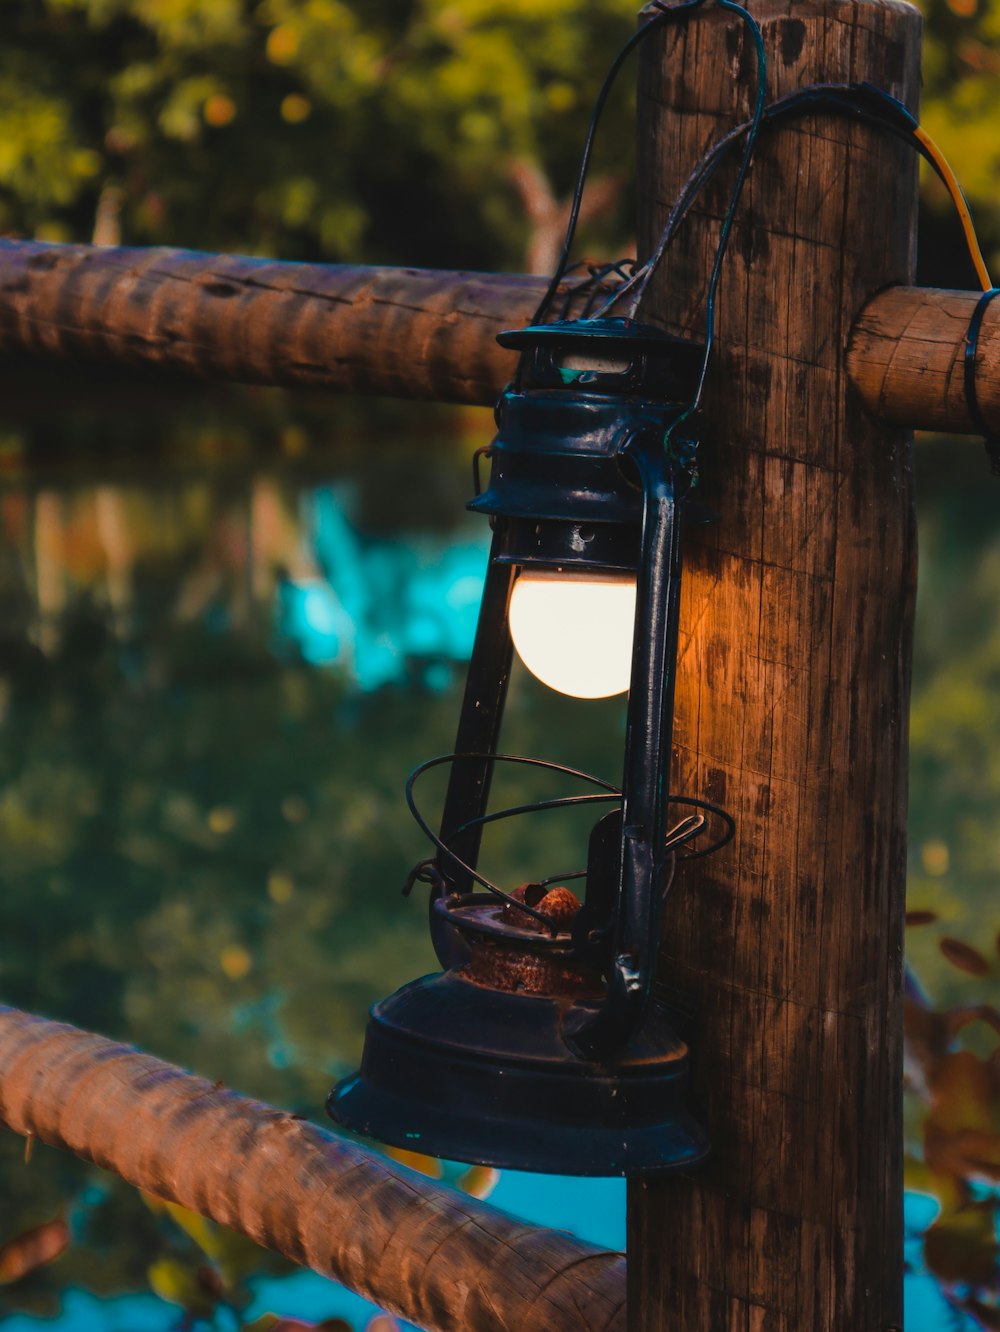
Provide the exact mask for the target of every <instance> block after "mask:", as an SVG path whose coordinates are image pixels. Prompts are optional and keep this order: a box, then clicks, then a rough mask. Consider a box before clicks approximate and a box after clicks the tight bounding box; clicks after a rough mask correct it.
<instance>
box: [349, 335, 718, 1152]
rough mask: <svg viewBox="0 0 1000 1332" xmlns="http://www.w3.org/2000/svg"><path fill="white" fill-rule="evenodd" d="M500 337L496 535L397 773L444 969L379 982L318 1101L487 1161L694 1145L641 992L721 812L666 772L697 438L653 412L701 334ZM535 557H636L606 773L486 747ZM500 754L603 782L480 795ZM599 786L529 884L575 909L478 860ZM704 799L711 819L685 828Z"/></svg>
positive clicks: (655, 1006) (681, 1046) (403, 1135)
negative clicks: (344, 1067)
mask: <svg viewBox="0 0 1000 1332" xmlns="http://www.w3.org/2000/svg"><path fill="white" fill-rule="evenodd" d="M500 341H501V342H502V343H503V344H504V345H506V346H511V347H514V348H516V349H519V350H520V351H521V353H522V355H521V364H520V369H519V373H518V376H517V379H516V380H515V382H514V383H513V384H512V385H511V386H510V387H509V388H508V390H507V391H506V392H505V393H504V395H503V396H502V398H501V400H500V402H499V404H498V408H497V424H498V433H497V437H496V439H495V440H494V441H493V444H492V445H491V446H490V447H489V450H488V453H489V457H490V461H491V475H490V481H489V484H488V486H487V488H486V489H485V490H484V491H482V492H481V493H479V494H477V495H476V496H475V497H474V498H473V499H472V500H471V501H470V503H469V506H468V507H469V508H470V509H472V510H474V511H476V512H480V513H484V514H486V515H488V516H489V518H490V521H491V522H492V524H493V528H494V535H493V542H492V549H491V554H490V560H489V564H488V569H487V575H486V581H485V585H484V592H483V600H482V605H481V609H480V616H479V623H478V628H477V632H476V638H475V643H474V647H473V651H472V657H471V661H470V666H469V673H468V676H467V682H466V688H465V694H464V700H463V705H462V711H461V716H460V721H459V726H458V734H457V738H456V744H455V752H454V753H453V754H450V755H444V756H440V757H438V758H435V759H431V760H429V761H428V762H427V763H425V764H422V765H421V766H420V767H419V768H418V769H417V770H416V771H415V773H414V774H412V776H411V778H410V780H409V782H408V784H407V801H408V803H409V806H410V809H411V811H412V812H413V814H414V817H415V818H416V819H417V822H418V824H419V825H420V827H421V828H422V829H423V831H424V832H425V834H426V835H427V836H428V837H429V838H430V839H431V841H432V842H433V844H434V847H435V852H436V854H435V855H434V856H433V857H431V858H429V859H425V860H422V861H421V862H420V863H419V864H418V865H417V866H416V868H415V869H414V871H413V873H412V874H411V876H410V879H409V881H408V884H407V891H409V890H410V889H412V887H413V885H414V884H415V883H416V882H422V883H427V884H429V885H430V887H431V893H430V929H431V936H432V939H433V943H434V947H435V951H436V953H437V956H438V958H439V960H440V962H441V964H442V967H443V968H444V971H443V973H441V974H439V975H434V976H430V977H425V978H423V979H422V980H418V981H415V982H412V983H411V984H410V985H408V986H405V987H404V988H403V989H402V990H400V991H398V992H397V993H396V994H395V995H393V996H391V997H390V998H389V999H387V1000H384V1001H382V1002H381V1003H380V1004H377V1005H375V1007H374V1008H373V1010H372V1017H371V1021H370V1023H369V1028H368V1032H367V1035H366V1043H365V1052H364V1056H363V1060H362V1067H361V1071H360V1074H359V1075H357V1076H356V1077H354V1078H351V1079H347V1080H345V1082H343V1083H341V1084H340V1085H339V1086H338V1087H337V1088H335V1089H334V1092H333V1093H332V1094H331V1098H330V1101H329V1108H330V1112H331V1114H332V1115H333V1116H334V1118H335V1119H337V1120H338V1121H339V1122H340V1123H342V1124H343V1125H345V1126H346V1127H348V1128H352V1129H355V1130H357V1131H361V1132H364V1133H367V1134H369V1135H371V1136H376V1137H378V1138H381V1139H382V1140H383V1141H387V1142H390V1143H395V1144H396V1145H400V1146H408V1147H411V1148H417V1149H419V1150H422V1151H427V1152H430V1153H432V1154H435V1155H446V1156H451V1157H454V1158H456V1159H466V1160H474V1161H479V1162H482V1163H485V1164H494V1165H505V1166H514V1167H518V1168H522V1169H529V1170H531V1169H534V1170H548V1171H562V1172H564V1173H582V1174H618V1173H626V1172H627V1173H639V1172H643V1171H649V1170H663V1169H670V1168H676V1167H678V1166H683V1165H690V1164H693V1163H694V1162H696V1161H698V1160H700V1159H701V1158H702V1157H703V1156H704V1155H705V1153H706V1152H707V1150H708V1144H707V1141H706V1138H705V1135H704V1133H703V1131H702V1130H701V1128H700V1127H699V1125H698V1123H697V1121H696V1119H695V1118H694V1117H693V1116H692V1115H691V1113H690V1111H689V1108H688V1104H687V1101H688V1082H689V1076H690V1048H689V1041H688V1039H687V1037H688V1036H690V1030H691V1017H690V1013H689V1012H688V1011H687V1010H686V1008H685V1005H684V1003H683V1001H681V1000H679V998H678V996H676V995H669V996H667V995H665V993H664V992H657V993H656V994H655V995H654V986H655V983H656V963H657V957H658V953H659V944H660V930H661V924H662V912H663V903H664V899H665V896H666V892H667V889H668V888H669V886H670V883H671V882H672V879H673V873H674V868H675V866H676V862H677V860H678V859H681V858H683V857H685V856H691V855H700V854H707V853H709V852H710V851H712V850H715V849H717V847H718V846H720V845H722V844H723V843H724V842H725V841H727V840H728V839H729V838H730V837H731V836H732V832H733V824H732V820H731V819H730V818H729V816H728V815H727V814H726V813H725V811H723V810H720V809H719V808H718V807H717V806H714V805H712V804H710V803H709V802H707V801H703V800H699V799H696V798H693V797H671V796H669V794H668V788H667V780H668V775H669V765H670V754H671V733H672V715H673V692H674V674H675V666H676V656H677V636H678V613H679V595H680V508H681V506H682V505H683V504H684V503H685V501H686V500H687V497H688V495H689V493H690V491H691V489H692V486H693V484H694V481H695V476H696V473H695V469H694V462H693V458H694V449H693V446H692V445H689V444H685V443H684V442H683V441H682V440H680V439H673V438H671V436H670V431H671V427H672V426H674V425H675V424H676V422H677V421H678V420H679V419H680V418H681V417H682V416H683V415H684V413H685V411H686V405H687V403H688V402H689V401H690V390H691V386H692V381H693V379H694V378H695V376H696V375H697V372H698V368H699V366H700V364H701V360H702V353H703V348H702V347H700V346H698V345H696V344H692V343H690V342H686V341H682V340H679V339H676V338H671V337H669V336H668V335H666V334H664V333H662V332H661V331H660V330H658V329H654V328H650V327H648V326H644V325H639V324H636V323H635V322H634V321H631V320H625V319H613V318H604V319H586V320H570V321H560V322H558V323H553V324H545V325H541V326H538V327H532V328H528V329H523V330H518V331H516V332H512V333H508V334H503V335H501V339H500ZM665 438H670V439H671V443H670V447H669V448H665V447H664V440H665ZM477 489H478V486H477ZM535 568H545V569H555V570H559V571H563V572H566V573H569V574H572V573H574V572H589V573H594V572H600V573H607V572H618V573H620V572H622V571H629V572H634V573H635V576H636V613H635V625H636V629H635V632H634V634H633V645H632V663H631V683H630V689H629V696H628V702H627V705H626V736H625V752H624V765H623V776H622V782H621V787H620V789H619V788H618V787H615V786H614V785H612V784H611V783H609V782H606V781H604V780H602V779H599V778H594V777H592V776H590V775H589V774H586V773H582V772H580V771H578V770H576V769H572V768H568V767H565V766H564V765H560V764H556V763H552V762H550V761H548V760H543V759H532V758H525V757H523V756H520V755H509V754H502V753H500V752H498V744H499V738H500V728H501V722H502V718H503V712H504V705H505V700H506V694H507V686H508V682H509V678H510V672H511V664H512V657H513V644H512V640H511V634H510V627H509V623H508V609H509V604H510V597H511V592H512V589H513V586H514V581H515V579H516V577H517V576H518V575H519V573H520V571H521V570H523V569H535ZM497 763H520V764H527V765H529V766H533V767H536V768H542V769H545V770H548V771H551V772H557V773H561V774H562V775H564V776H567V777H570V778H572V779H574V780H582V781H585V782H587V783H590V784H592V785H596V786H597V787H598V788H600V789H599V790H598V791H594V792H588V793H585V794H575V795H569V796H559V797H556V798H554V799H548V800H541V801H535V802H531V803H526V804H521V805H517V806H513V807H510V808H507V809H502V810H497V811H492V812H491V811H490V810H489V808H488V801H489V792H490V785H491V780H492V777H493V772H494V768H495V766H496V764H497ZM443 764H449V765H450V774H449V781H448V786H447V791H446V795H445V800H444V811H443V814H442V818H441V822H440V827H439V831H438V832H437V833H435V832H434V831H433V830H432V828H431V825H430V824H429V822H428V821H427V820H426V818H425V817H424V816H423V814H422V813H421V811H420V809H419V807H418V805H417V802H416V798H415V794H414V786H415V783H416V782H417V780H418V779H419V778H420V776H422V775H423V774H424V773H425V772H427V771H428V770H430V769H432V768H436V767H438V766H440V765H443ZM600 803H611V804H614V805H615V806H616V808H615V809H613V810H611V811H609V812H607V813H605V814H603V815H602V817H601V818H600V819H599V820H598V821H597V823H596V825H595V826H594V828H593V830H592V833H591V836H590V840H589V846H588V854H587V865H586V868H585V869H583V870H574V871H573V872H571V873H570V874H568V875H555V874H553V875H549V876H547V877H546V878H543V879H539V880H537V881H536V882H535V883H534V884H533V885H530V887H531V888H533V889H537V890H544V888H546V887H547V886H548V885H549V884H551V883H552V882H554V881H556V880H558V881H559V882H560V883H564V882H566V881H570V880H573V879H580V878H583V879H585V881H586V888H585V893H584V897H583V902H582V905H581V906H580V908H579V910H578V911H576V913H575V916H574V918H573V919H572V922H571V923H567V922H566V921H561V922H554V921H553V920H551V919H549V918H548V917H546V915H545V913H544V911H539V910H538V909H537V903H536V904H535V905H533V904H532V901H530V900H525V894H524V892H523V891H522V894H521V896H520V897H519V898H518V897H515V896H514V894H513V893H511V892H507V891H505V890H504V889H502V888H500V887H499V886H498V885H496V884H494V883H493V882H491V880H489V879H488V878H486V877H485V876H484V875H483V874H482V873H481V872H480V870H479V868H478V857H479V851H480V843H481V838H482V834H483V830H484V828H485V827H487V826H488V825H489V824H491V823H495V822H497V821H499V820H502V819H511V818H515V817H517V816H520V815H524V814H528V813H534V812H537V811H539V810H543V809H560V808H568V807H572V806H579V805H582V804H600ZM675 806H677V807H680V809H681V811H682V812H681V813H680V815H679V816H678V815H676V814H675V812H674V809H673V807H675ZM672 819H674V822H673V824H672V823H671V820H672ZM710 820H714V821H717V822H719V823H721V832H718V833H717V835H716V836H715V837H714V841H713V842H712V844H711V845H710V846H700V847H693V845H692V844H693V843H694V842H695V841H696V839H698V838H701V837H703V836H704V835H707V834H708V833H709V831H710V829H709V822H710ZM685 848H686V849H685ZM476 885H478V886H479V888H484V889H485V890H486V891H485V892H482V891H476ZM682 1032H683V1033H684V1034H681V1033H682Z"/></svg>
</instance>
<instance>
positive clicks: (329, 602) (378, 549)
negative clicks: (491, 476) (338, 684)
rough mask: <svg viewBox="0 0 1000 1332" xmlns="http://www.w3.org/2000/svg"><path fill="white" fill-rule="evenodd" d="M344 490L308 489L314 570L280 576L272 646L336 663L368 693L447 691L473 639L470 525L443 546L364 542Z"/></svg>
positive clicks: (475, 541)
mask: <svg viewBox="0 0 1000 1332" xmlns="http://www.w3.org/2000/svg"><path fill="white" fill-rule="evenodd" d="M345 489H346V488H345V487H337V486H321V487H317V488H316V489H315V490H314V491H312V492H311V494H310V495H309V496H308V498H307V499H306V501H305V502H304V503H303V524H304V529H305V533H306V535H307V540H308V542H309V546H310V548H311V550H312V552H313V554H314V556H315V560H316V564H317V565H318V568H319V571H320V572H319V573H318V574H317V575H313V576H311V577H306V576H300V577H298V578H296V577H293V576H291V575H287V574H286V575H284V576H283V577H281V579H280V581H279V583H278V587H277V603H276V613H275V628H276V645H277V647H278V650H279V651H281V650H287V649H288V648H289V647H292V648H293V649H294V650H295V651H296V652H297V653H299V654H300V655H301V657H302V659H303V660H304V661H307V662H309V663H310V664H313V665H322V666H327V665H331V664H334V663H336V664H337V665H338V666H339V667H341V668H342V669H343V670H345V671H346V672H348V674H349V676H350V678H351V680H352V682H353V684H354V685H355V686H356V687H357V688H358V689H360V690H362V691H363V692H371V691H372V690H375V689H379V688H381V687H382V686H384V685H387V684H400V683H402V682H403V681H405V680H408V679H412V678H413V675H414V672H416V676H417V679H418V680H419V682H420V683H421V684H422V685H424V686H425V687H426V688H429V689H432V690H436V691H441V690H444V689H447V688H448V686H449V685H450V684H451V683H452V681H453V678H454V667H455V665H456V664H457V663H462V662H465V661H467V660H468V658H469V655H470V653H471V651H472V641H473V638H474V637H475V630H476V619H477V616H478V611H479V602H480V600H481V598H482V591H483V578H484V573H485V565H486V557H487V551H488V547H489V532H488V529H487V528H486V525H485V524H484V523H476V524H474V525H473V527H472V529H471V530H470V534H469V536H468V537H466V536H465V535H464V533H463V536H462V537H461V538H460V539H458V540H454V539H451V540H449V541H448V542H447V544H444V543H442V541H441V539H440V536H434V537H431V536H428V535H427V534H426V533H421V532H415V533H409V534H406V535H403V536H400V537H396V538H386V537H382V538H380V539H377V538H369V539H367V540H365V539H364V538H363V537H362V534H361V533H359V531H358V530H357V529H356V528H355V527H354V526H352V524H351V523H350V521H349V520H348V517H347V513H346V508H347V507H348V506H347V504H345V498H344V494H343V492H344V490H345Z"/></svg>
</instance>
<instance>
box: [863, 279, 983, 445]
mask: <svg viewBox="0 0 1000 1332" xmlns="http://www.w3.org/2000/svg"><path fill="white" fill-rule="evenodd" d="M979 296H980V293H979V292H976V291H941V290H939V289H938V288H936V287H889V288H888V289H887V290H886V291H883V292H880V293H879V295H878V296H876V297H875V298H874V299H873V300H871V301H869V303H868V305H867V306H865V308H864V310H862V312H861V315H860V316H859V318H858V319H857V320H856V321H855V324H854V329H853V331H852V333H851V339H850V342H849V344H848V351H847V369H848V373H849V374H850V376H851V380H852V382H853V384H854V387H855V388H856V389H857V390H858V392H859V393H860V394H861V398H862V400H863V402H864V404H865V406H866V407H867V408H868V410H869V411H870V412H871V413H872V414H873V415H874V416H878V417H880V418H881V420H883V421H885V422H886V423H887V424H888V425H899V426H910V427H912V428H914V429H916V430H943V431H952V432H954V433H957V434H977V433H978V431H977V429H976V426H975V425H974V424H973V421H972V418H971V417H970V415H969V408H968V404H967V403H966V400H965V338H966V333H967V332H968V328H969V321H970V319H971V318H972V313H973V311H974V310H975V308H976V303H977V302H978V300H979ZM976 397H977V399H978V401H979V406H980V408H981V410H982V413H983V416H984V417H985V419H986V423H987V424H988V425H990V426H991V427H992V428H993V429H994V430H996V431H1000V301H994V302H992V303H991V304H990V305H989V306H988V307H987V309H986V313H985V316H984V318H983V324H982V328H981V330H980V334H979V345H978V348H977V354H976Z"/></svg>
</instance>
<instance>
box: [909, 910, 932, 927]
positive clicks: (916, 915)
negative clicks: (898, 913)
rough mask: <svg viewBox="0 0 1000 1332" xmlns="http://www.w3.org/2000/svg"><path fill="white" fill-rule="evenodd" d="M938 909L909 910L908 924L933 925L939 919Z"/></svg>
mask: <svg viewBox="0 0 1000 1332" xmlns="http://www.w3.org/2000/svg"><path fill="white" fill-rule="evenodd" d="M937 918H938V915H937V912H936V911H907V913H906V923H907V925H933V924H934V922H935V921H936V920H937Z"/></svg>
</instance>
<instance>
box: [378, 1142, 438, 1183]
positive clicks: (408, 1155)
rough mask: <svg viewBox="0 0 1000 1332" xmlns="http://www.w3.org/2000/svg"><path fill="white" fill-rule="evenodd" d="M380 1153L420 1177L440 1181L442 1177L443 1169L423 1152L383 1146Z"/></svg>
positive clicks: (436, 1161)
mask: <svg viewBox="0 0 1000 1332" xmlns="http://www.w3.org/2000/svg"><path fill="white" fill-rule="evenodd" d="M382 1151H383V1152H385V1154H386V1156H389V1157H391V1158H392V1160H393V1161H398V1162H399V1164H400V1165H404V1166H409V1168H410V1169H411V1170H416V1171H418V1172H419V1174H421V1175H428V1176H429V1177H430V1178H431V1179H441V1177H442V1176H443V1175H444V1167H443V1166H442V1164H441V1162H440V1161H439V1160H438V1159H437V1158H436V1157H434V1156H427V1155H426V1154H425V1153H424V1152H411V1151H408V1150H407V1148H405V1147H387V1146H385V1145H383V1147H382Z"/></svg>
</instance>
